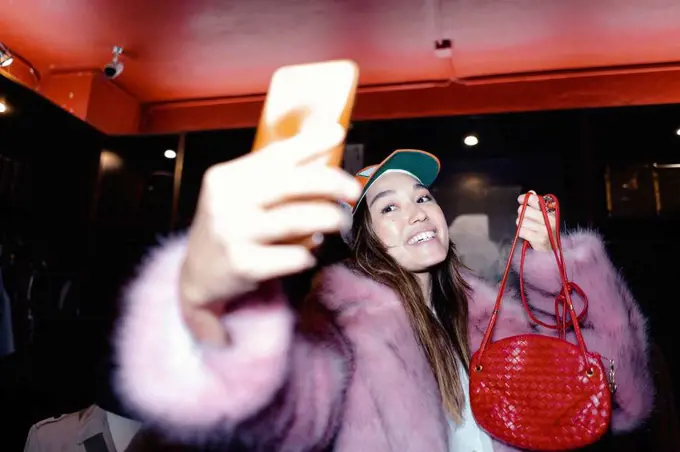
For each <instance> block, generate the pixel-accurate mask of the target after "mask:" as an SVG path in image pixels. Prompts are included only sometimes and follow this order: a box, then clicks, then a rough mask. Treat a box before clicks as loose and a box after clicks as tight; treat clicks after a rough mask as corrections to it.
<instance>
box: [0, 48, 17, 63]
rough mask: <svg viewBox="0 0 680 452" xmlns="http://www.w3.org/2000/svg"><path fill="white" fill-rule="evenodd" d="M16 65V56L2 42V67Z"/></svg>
mask: <svg viewBox="0 0 680 452" xmlns="http://www.w3.org/2000/svg"><path fill="white" fill-rule="evenodd" d="M12 63H14V56H12V53H11V52H10V51H9V49H8V48H7V46H6V45H5V44H3V43H1V42H0V67H8V66H9V65H11V64H12Z"/></svg>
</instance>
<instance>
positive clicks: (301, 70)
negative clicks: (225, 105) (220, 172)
mask: <svg viewBox="0 0 680 452" xmlns="http://www.w3.org/2000/svg"><path fill="white" fill-rule="evenodd" d="M358 82H359V68H358V66H357V64H356V63H355V62H354V61H351V60H334V61H322V62H318V63H309V64H299V65H292V66H283V67H281V68H279V69H277V70H276V72H274V75H273V76H272V78H271V82H270V84H269V90H268V91H267V97H266V99H265V101H264V107H263V109H262V114H261V115H260V121H259V123H258V126H257V131H256V133H255V141H254V143H253V149H252V150H253V151H258V150H260V149H262V148H263V147H265V146H268V145H270V144H272V143H274V142H276V141H279V140H284V139H286V138H291V137H293V136H295V135H296V134H298V133H299V132H300V130H301V129H302V127H304V126H305V123H306V122H307V121H309V120H319V119H323V118H328V119H329V120H331V121H335V122H337V123H339V124H340V125H341V126H342V127H344V128H345V132H346V131H347V128H348V127H349V122H350V117H351V115H352V108H353V107H354V99H355V97H356V91H357V85H358ZM343 153H344V143H343V144H340V145H339V146H337V148H335V149H332V150H331V151H330V152H329V153H328V155H325V156H322V158H323V159H324V161H325V162H324V163H326V164H328V165H331V166H337V167H339V166H340V165H341V164H342V157H343Z"/></svg>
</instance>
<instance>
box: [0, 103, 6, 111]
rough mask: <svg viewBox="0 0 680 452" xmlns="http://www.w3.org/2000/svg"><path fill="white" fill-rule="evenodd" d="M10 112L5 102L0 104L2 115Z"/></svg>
mask: <svg viewBox="0 0 680 452" xmlns="http://www.w3.org/2000/svg"><path fill="white" fill-rule="evenodd" d="M7 110H8V108H7V104H6V103H4V102H0V114H2V113H6V112H7Z"/></svg>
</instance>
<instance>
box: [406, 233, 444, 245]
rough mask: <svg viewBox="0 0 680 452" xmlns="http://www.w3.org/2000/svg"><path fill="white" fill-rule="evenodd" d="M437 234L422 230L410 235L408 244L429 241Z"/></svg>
mask: <svg viewBox="0 0 680 452" xmlns="http://www.w3.org/2000/svg"><path fill="white" fill-rule="evenodd" d="M436 236H437V234H435V232H434V231H423V232H419V233H418V234H416V235H414V236H413V237H411V238H410V239H409V240H408V242H406V243H408V244H409V245H417V244H419V243H423V242H429V241H430V240H432V239H434V238H435V237H436Z"/></svg>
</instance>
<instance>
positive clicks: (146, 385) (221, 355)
mask: <svg viewBox="0 0 680 452" xmlns="http://www.w3.org/2000/svg"><path fill="white" fill-rule="evenodd" d="M185 246H186V243H185V240H184V239H174V240H171V241H169V242H168V243H167V244H165V245H164V246H162V247H161V248H159V249H158V250H156V251H155V252H154V253H152V255H151V256H150V257H149V259H148V261H147V262H146V264H145V265H144V266H143V268H142V269H141V273H140V275H139V277H138V278H137V279H136V280H135V281H134V282H133V283H132V284H131V286H130V287H129V288H128V290H127V292H126V307H125V312H124V316H123V318H122V320H121V323H120V328H119V329H118V335H117V338H116V340H117V350H118V360H119V366H120V367H119V369H120V370H119V374H118V376H117V385H118V390H119V393H120V394H121V395H122V396H123V398H124V400H125V401H126V402H127V403H128V404H129V405H130V406H131V408H132V409H133V410H134V411H136V412H137V414H138V415H140V416H141V417H142V418H143V419H145V420H146V421H149V422H150V423H152V424H155V425H157V426H158V427H160V428H162V429H163V430H164V431H166V432H167V433H168V434H169V435H172V436H175V437H180V438H183V439H185V440H187V441H201V440H205V439H211V438H214V437H215V435H218V436H221V437H223V438H226V437H230V436H239V437H240V438H241V439H242V440H243V441H244V443H245V444H247V445H248V446H247V447H251V448H252V449H248V450H277V451H290V452H297V451H313V450H314V451H316V450H324V449H325V448H327V447H329V448H332V449H333V450H336V451H340V452H349V451H352V452H356V451H369V452H383V451H400V452H408V451H410V452H444V451H446V450H447V432H448V427H447V420H446V417H445V414H444V412H443V409H442V404H441V400H440V395H439V392H438V389H437V385H436V381H435V379H434V376H433V374H432V371H431V368H430V366H429V364H428V362H427V359H426V357H425V356H424V354H423V352H422V350H421V349H420V347H419V345H418V343H417V341H416V338H415V336H414V332H413V331H412V329H411V327H410V324H409V321H408V318H407V315H406V312H405V310H404V308H403V306H402V303H401V301H400V300H399V298H398V297H397V295H396V294H395V293H394V292H393V291H391V290H390V289H388V288H387V287H385V286H382V285H380V284H378V283H376V282H374V281H372V280H370V279H367V278H365V277H362V276H358V275H356V274H355V273H353V272H352V271H350V270H349V269H347V268H346V267H344V266H342V265H336V266H333V267H330V268H326V269H324V270H323V271H322V272H321V274H320V275H319V277H318V278H317V280H316V282H315V286H314V287H315V289H314V291H315V293H316V295H317V296H316V297H315V299H317V300H318V301H319V303H313V304H308V305H305V307H304V308H303V309H302V310H300V311H297V312H293V311H292V310H291V308H290V307H289V304H288V302H287V300H286V299H285V297H284V296H283V294H282V291H281V290H280V288H279V286H278V283H271V284H267V285H263V286H262V287H261V288H260V289H259V290H258V291H257V292H256V293H253V294H251V295H249V296H247V297H244V298H243V299H242V300H235V301H234V303H233V304H232V306H234V309H233V310H231V311H230V312H229V313H226V314H224V316H223V319H222V321H223V324H224V327H225V329H226V330H228V331H229V336H230V338H231V340H232V343H231V345H230V346H228V347H225V348H211V347H208V346H206V345H203V344H199V343H197V342H195V341H194V340H193V338H192V336H191V335H190V333H189V331H188V330H187V327H186V325H185V324H184V323H183V321H182V319H181V317H180V313H179V300H178V277H179V270H180V266H181V262H182V259H183V255H184V249H185ZM563 246H564V251H565V260H566V266H567V270H568V274H569V277H570V279H572V280H573V281H574V282H576V283H577V284H579V285H580V286H581V287H582V288H583V289H584V290H585V292H586V293H587V294H588V296H589V300H590V309H589V314H588V318H587V320H586V321H585V322H584V325H583V332H584V337H585V340H586V343H587V345H588V347H589V348H590V349H591V350H592V351H597V352H599V353H601V354H602V355H603V356H606V357H609V358H613V359H615V361H616V363H617V383H618V386H619V390H618V391H617V393H616V396H615V406H616V408H615V412H614V417H613V422H612V429H613V431H614V432H621V431H627V430H631V429H633V428H635V427H636V426H638V425H640V423H641V422H642V421H643V420H644V419H645V417H646V416H647V415H648V413H649V412H650V410H651V405H652V400H653V388H652V387H651V378H650V374H649V371H648V367H647V338H646V327H645V319H644V317H643V316H642V314H641V313H640V310H639V309H638V306H637V305H636V303H635V301H634V300H633V297H632V296H631V294H630V292H629V290H628V289H627V287H626V284H625V283H624V281H623V280H622V279H621V277H620V276H619V274H618V272H617V271H616V270H615V269H614V268H613V266H612V264H611V262H610V261H609V259H608V257H607V254H606V252H605V249H604V245H603V243H602V241H601V239H600V238H599V237H598V236H597V235H596V234H594V233H592V232H587V231H582V232H576V233H574V234H571V235H568V236H565V237H564V239H563ZM553 259H554V258H553V257H552V256H551V254H549V253H541V252H536V251H531V250H530V251H529V254H528V256H527V262H526V264H525V279H526V283H527V290H528V298H529V301H530V304H531V305H532V307H533V308H535V309H536V312H537V313H538V314H539V315H541V313H542V312H543V313H544V314H543V315H548V314H549V313H550V312H552V310H553V309H554V296H555V293H556V292H557V291H558V290H559V279H558V273H557V270H556V266H555V263H554V260H553ZM467 281H468V283H469V284H470V286H471V292H470V295H469V310H470V342H471V347H472V350H473V351H474V350H476V349H477V347H478V346H479V343H480V341H481V338H482V335H483V332H484V330H485V328H486V325H487V322H488V319H489V315H490V313H491V311H492V309H493V304H494V301H495V296H496V289H495V288H494V287H491V286H488V285H486V284H485V283H483V282H482V281H480V280H478V279H476V278H474V277H472V276H468V277H467ZM526 332H542V333H544V334H553V333H552V332H547V331H544V330H541V329H537V328H536V327H535V326H533V325H532V324H531V323H530V322H529V320H528V318H527V315H526V313H525V312H524V311H523V308H522V305H521V302H520V301H519V299H518V298H517V296H516V295H515V294H512V293H508V294H507V298H506V299H505V301H504V304H503V306H502V312H501V315H500V320H499V322H498V324H497V327H496V332H495V333H496V337H498V338H500V337H505V336H508V335H515V334H522V333H526ZM234 432H237V433H238V435H231V434H232V433H234ZM494 450H495V451H496V452H498V451H509V450H513V449H511V448H509V447H508V446H505V445H502V444H499V443H494Z"/></svg>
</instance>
